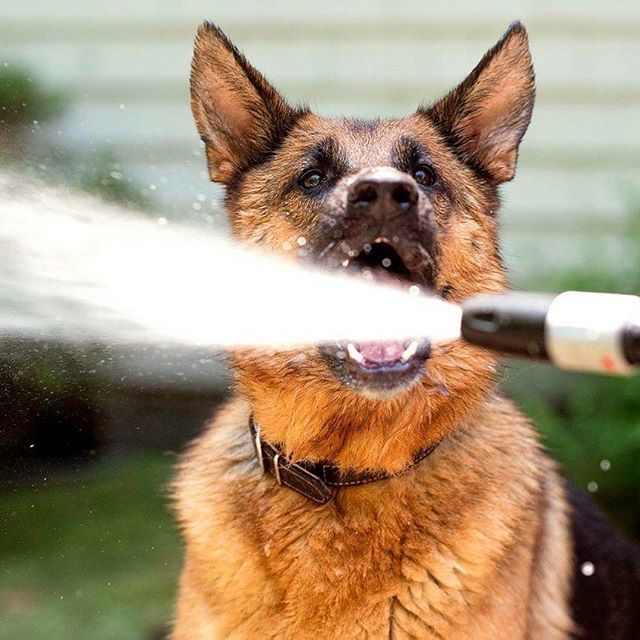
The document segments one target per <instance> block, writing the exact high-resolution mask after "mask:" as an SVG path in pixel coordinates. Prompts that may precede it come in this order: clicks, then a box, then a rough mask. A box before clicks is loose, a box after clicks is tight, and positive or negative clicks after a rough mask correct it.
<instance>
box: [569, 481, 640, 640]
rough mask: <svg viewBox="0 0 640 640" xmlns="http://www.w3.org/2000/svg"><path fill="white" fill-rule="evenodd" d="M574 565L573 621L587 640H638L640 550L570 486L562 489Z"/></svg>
mask: <svg viewBox="0 0 640 640" xmlns="http://www.w3.org/2000/svg"><path fill="white" fill-rule="evenodd" d="M567 499H568V501H569V505H570V507H571V533H572V537H573V545H574V555H575V566H574V573H573V595H572V602H571V605H572V609H573V617H574V620H575V622H576V624H577V626H578V628H579V629H580V630H581V631H582V635H578V636H576V637H578V638H583V639H588V640H632V639H637V638H640V551H639V550H638V549H637V548H636V547H635V546H634V545H633V544H632V543H631V542H630V541H629V540H627V539H626V538H625V537H624V536H623V535H622V534H621V533H619V532H618V531H617V530H616V529H615V528H614V526H613V525H612V524H611V523H610V522H609V521H608V520H607V518H606V517H605V516H604V515H603V514H602V513H601V512H600V510H599V509H598V508H597V507H596V506H595V505H594V504H593V502H592V501H591V500H590V499H589V498H588V497H587V496H585V495H584V494H582V493H581V492H580V491H578V490H577V489H576V488H575V487H573V486H571V485H569V486H568V487H567Z"/></svg>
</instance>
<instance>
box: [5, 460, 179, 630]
mask: <svg viewBox="0 0 640 640" xmlns="http://www.w3.org/2000/svg"><path fill="white" fill-rule="evenodd" d="M171 463H172V459H171V458H168V457H163V456H160V455H155V456H153V455H145V456H138V457H135V458H125V459H119V460H116V461H109V462H102V463H97V464H96V465H95V466H94V467H93V468H91V469H89V470H88V471H86V472H83V473H82V474H81V475H80V476H79V479H77V480H74V481H71V480H66V481H64V482H61V483H58V484H57V485H56V486H49V487H45V488H40V489H38V490H33V489H30V488H25V489H21V490H18V491H17V492H11V493H5V494H2V495H0V638H7V639H9V638H10V639H11V640H23V639H24V640H75V639H77V640H80V639H82V640H86V639H87V638H91V639H92V640H115V639H117V640H140V639H145V638H151V637H152V635H153V633H154V630H157V629H158V627H161V626H162V625H163V624H164V623H166V622H167V621H168V620H169V619H170V617H171V614H172V606H173V600H174V597H175V589H176V583H177V578H178V571H179V564H180V559H181V551H180V544H179V539H178V535H177V532H176V530H175V526H174V522H173V518H172V517H171V514H170V513H169V511H168V508H167V504H168V499H167V497H166V489H165V487H166V483H167V481H168V479H169V478H170V476H171Z"/></svg>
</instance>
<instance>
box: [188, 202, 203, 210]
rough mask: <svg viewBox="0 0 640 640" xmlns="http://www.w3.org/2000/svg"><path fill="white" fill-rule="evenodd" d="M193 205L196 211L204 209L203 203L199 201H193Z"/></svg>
mask: <svg viewBox="0 0 640 640" xmlns="http://www.w3.org/2000/svg"><path fill="white" fill-rule="evenodd" d="M191 206H192V207H193V209H194V210H195V211H200V209H202V205H201V204H200V203H199V202H192V203H191Z"/></svg>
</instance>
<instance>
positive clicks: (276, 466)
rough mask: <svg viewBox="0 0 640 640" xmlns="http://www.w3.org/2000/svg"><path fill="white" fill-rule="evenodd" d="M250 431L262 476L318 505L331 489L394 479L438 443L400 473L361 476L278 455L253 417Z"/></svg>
mask: <svg viewBox="0 0 640 640" xmlns="http://www.w3.org/2000/svg"><path fill="white" fill-rule="evenodd" d="M249 431H250V432H251V440H252V441H253V445H254V447H255V450H256V456H257V457H258V463H259V464H260V469H262V473H272V474H273V475H274V476H275V478H276V481H277V482H278V484H279V485H281V486H282V485H283V486H285V487H289V488H290V489H293V490H294V491H297V492H298V493H300V494H302V495H303V496H305V497H306V498H309V500H313V501H314V502H317V503H318V504H326V503H327V502H329V500H331V496H332V493H331V487H352V486H356V485H361V484H367V483H369V482H375V481H376V480H386V479H388V478H393V477H396V476H398V475H400V474H401V473H404V472H405V471H406V470H407V469H409V468H410V467H412V466H413V465H415V464H417V463H418V462H420V461H421V460H424V459H425V458H426V457H427V456H428V455H429V454H430V453H431V452H432V451H433V450H434V449H435V448H436V447H437V446H438V445H439V444H440V442H439V441H438V442H435V443H433V444H431V445H429V446H428V447H425V448H424V449H420V451H418V452H417V453H416V455H415V456H414V457H413V460H412V461H411V462H410V463H409V464H408V465H407V466H406V467H405V468H404V469H403V470H402V471H401V472H400V473H396V474H390V473H386V472H385V471H381V472H378V473H365V472H362V473H360V472H357V471H349V470H347V471H344V470H342V469H340V467H338V466H336V465H333V464H324V463H323V462H307V461H304V460H302V461H300V462H289V460H287V458H285V456H284V455H282V453H280V450H279V449H278V447H276V446H275V445H273V444H270V443H269V442H265V441H264V440H262V438H261V437H260V427H259V426H258V425H257V424H256V423H255V422H254V420H253V416H251V417H250V418H249Z"/></svg>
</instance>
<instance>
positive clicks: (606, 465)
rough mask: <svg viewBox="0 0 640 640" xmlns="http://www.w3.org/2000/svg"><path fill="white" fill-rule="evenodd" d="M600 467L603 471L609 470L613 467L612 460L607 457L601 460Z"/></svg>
mask: <svg viewBox="0 0 640 640" xmlns="http://www.w3.org/2000/svg"><path fill="white" fill-rule="evenodd" d="M600 468H601V469H602V470H603V471H609V469H611V462H610V461H609V460H607V459H606V458H604V459H603V460H600Z"/></svg>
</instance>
